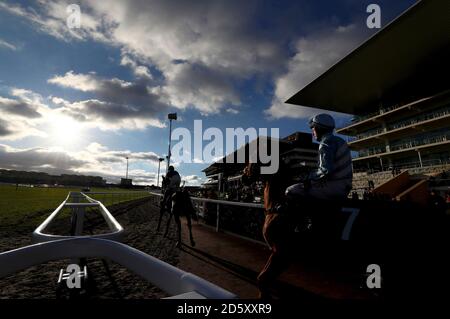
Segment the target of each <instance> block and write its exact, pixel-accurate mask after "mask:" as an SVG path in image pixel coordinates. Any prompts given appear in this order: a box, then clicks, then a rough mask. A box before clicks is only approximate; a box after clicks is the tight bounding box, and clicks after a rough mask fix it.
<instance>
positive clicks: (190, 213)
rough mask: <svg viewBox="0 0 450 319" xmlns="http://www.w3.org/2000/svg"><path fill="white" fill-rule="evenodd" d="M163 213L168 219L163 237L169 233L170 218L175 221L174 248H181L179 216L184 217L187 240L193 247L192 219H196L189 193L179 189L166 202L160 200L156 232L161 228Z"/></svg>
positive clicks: (164, 181) (184, 189)
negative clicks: (175, 235) (187, 231)
mask: <svg viewBox="0 0 450 319" xmlns="http://www.w3.org/2000/svg"><path fill="white" fill-rule="evenodd" d="M162 185H163V189H165V188H166V186H167V181H166V179H165V178H164V176H163V182H162ZM165 212H168V213H169V219H168V220H167V224H166V230H165V232H164V237H167V234H168V232H169V226H170V222H171V221H172V217H174V219H175V223H176V225H177V244H176V246H177V247H178V248H179V247H181V244H182V240H181V219H180V217H181V216H185V217H186V219H187V225H188V229H189V239H190V243H191V246H195V241H194V236H193V235H192V218H194V219H195V220H196V219H197V215H196V213H195V209H194V207H193V205H192V201H191V197H190V195H189V192H188V191H187V190H186V188H185V187H184V185H183V187H181V189H180V190H178V191H176V192H175V193H173V194H172V195H171V196H170V198H168V200H167V202H166V203H164V202H163V200H162V199H161V203H160V212H159V221H158V228H157V231H159V229H160V226H161V221H162V218H163V215H164V213H165Z"/></svg>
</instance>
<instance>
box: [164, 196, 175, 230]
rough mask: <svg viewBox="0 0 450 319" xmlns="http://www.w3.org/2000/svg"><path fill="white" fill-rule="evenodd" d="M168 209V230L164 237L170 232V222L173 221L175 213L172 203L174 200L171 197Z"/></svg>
mask: <svg viewBox="0 0 450 319" xmlns="http://www.w3.org/2000/svg"><path fill="white" fill-rule="evenodd" d="M166 209H167V211H168V212H169V220H168V221H167V225H166V232H165V233H164V237H167V234H168V233H169V226H170V222H171V221H172V215H173V203H172V200H170V199H169V202H168V203H167V206H166Z"/></svg>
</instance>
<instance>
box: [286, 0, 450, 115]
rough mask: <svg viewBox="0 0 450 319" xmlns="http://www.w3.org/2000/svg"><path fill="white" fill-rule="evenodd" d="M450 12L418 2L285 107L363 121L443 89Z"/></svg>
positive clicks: (449, 63)
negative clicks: (365, 116)
mask: <svg viewBox="0 0 450 319" xmlns="http://www.w3.org/2000/svg"><path fill="white" fill-rule="evenodd" d="M449 12H450V2H449V1H442V0H427V1H420V2H418V3H417V4H415V5H414V6H413V7H411V8H410V9H409V10H407V11H406V12H405V13H403V14H402V15H401V16H400V17H398V18H397V19H395V20H394V21H393V22H391V23H390V24H389V25H387V26H386V27H384V28H383V29H382V30H380V31H379V32H378V33H376V34H375V35H374V36H373V37H371V38H369V40H367V41H366V42H364V43H363V44H362V45H361V46H359V47H358V48H357V49H355V50H354V51H353V52H351V53H350V54H348V55H347V56H346V57H344V58H343V59H342V60H341V61H339V62H338V63H336V64H335V65H334V66H332V67H331V68H330V69H328V70H327V71H326V72H325V73H323V74H322V75H320V76H319V77H318V78H316V79H315V80H313V81H312V82H311V83H310V84H308V85H307V86H305V87H304V88H303V89H302V90H300V91H299V92H298V93H297V94H295V95H294V96H292V97H291V98H290V99H289V100H287V101H286V103H290V104H296V105H302V106H309V107H316V108H321V109H325V110H329V111H335V112H342V113H349V114H356V115H363V114H367V113H370V112H372V111H374V110H376V109H378V107H379V106H380V105H381V104H382V105H383V106H391V105H395V104H399V103H400V104H403V103H406V102H410V101H412V100H414V99H418V98H421V97H424V96H428V95H433V94H435V93H438V92H441V91H443V90H445V89H448V88H449V87H450V77H449V74H450V59H449V56H450V35H449V34H450V24H449Z"/></svg>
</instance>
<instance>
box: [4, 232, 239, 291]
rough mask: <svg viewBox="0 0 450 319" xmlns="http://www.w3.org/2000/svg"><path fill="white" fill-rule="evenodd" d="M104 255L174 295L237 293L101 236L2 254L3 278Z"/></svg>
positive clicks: (39, 245)
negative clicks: (57, 262) (56, 262)
mask: <svg viewBox="0 0 450 319" xmlns="http://www.w3.org/2000/svg"><path fill="white" fill-rule="evenodd" d="M68 258H72V259H73V258H102V259H109V260H112V261H114V262H116V263H118V264H120V265H122V266H124V267H125V268H127V269H129V270H131V271H132V272H134V273H135V274H137V275H139V276H141V277H142V278H144V279H145V280H147V281H148V282H150V283H151V284H153V285H155V286H157V287H159V288H160V289H161V290H163V291H165V292H166V293H168V294H170V295H174V297H172V298H182V299H186V298H195V299H201V298H212V299H235V298H237V296H236V295H235V294H233V293H231V292H229V291H227V290H225V289H223V288H221V287H219V286H216V285H214V284H212V283H210V282H208V281H206V280H204V279H202V278H200V277H198V276H196V275H194V274H192V273H188V272H185V271H183V270H181V269H178V268H176V267H174V266H172V265H170V264H168V263H166V262H163V261H162V260H159V259H157V258H155V257H152V256H150V255H147V254H145V253H144V252H142V251H140V250H137V249H135V248H133V247H130V246H127V245H125V244H122V243H118V242H115V241H111V240H105V239H99V238H92V237H89V238H80V237H78V238H70V239H63V240H54V241H50V242H46V243H39V244H35V245H30V246H26V247H22V248H19V249H15V250H11V251H7V252H4V253H1V254H0V265H1V267H0V278H2V277H5V276H8V275H10V274H13V273H15V272H17V271H20V270H22V269H26V268H28V267H31V266H34V265H39V264H42V263H45V262H48V261H52V260H59V259H68Z"/></svg>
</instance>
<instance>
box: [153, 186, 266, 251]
mask: <svg viewBox="0 0 450 319" xmlns="http://www.w3.org/2000/svg"><path fill="white" fill-rule="evenodd" d="M149 194H150V195H153V196H154V198H157V199H158V203H155V204H159V199H160V198H161V197H162V196H163V195H162V194H160V193H155V192H149ZM191 200H192V202H193V204H194V207H195V208H196V211H197V212H199V215H200V216H202V215H201V214H202V213H203V211H204V206H203V207H202V205H201V204H203V205H204V204H207V203H210V204H215V205H216V209H215V213H216V216H215V225H214V227H215V229H216V231H217V232H218V231H225V232H227V233H231V234H233V235H235V236H238V237H240V238H243V239H246V240H249V241H253V242H257V243H262V244H265V242H264V241H263V238H262V237H258V238H254V237H251V236H249V235H243V234H241V233H239V232H236V231H233V230H229V229H225V227H224V226H223V223H221V216H222V215H224V214H225V213H226V212H225V211H224V210H221V209H220V207H221V206H232V207H241V208H248V209H256V210H262V209H264V205H263V204H259V203H245V202H233V201H227V200H219V199H209V198H200V197H191ZM233 213H235V212H233ZM236 214H237V213H236ZM248 214H251V212H248ZM202 217H204V216H202ZM248 217H249V216H248ZM257 217H258V216H256V217H255V219H257ZM261 222H263V221H261ZM261 227H262V225H259V226H258V228H257V229H256V233H257V234H258V235H260V234H261V233H262V231H261Z"/></svg>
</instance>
